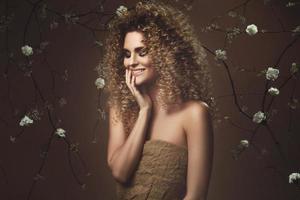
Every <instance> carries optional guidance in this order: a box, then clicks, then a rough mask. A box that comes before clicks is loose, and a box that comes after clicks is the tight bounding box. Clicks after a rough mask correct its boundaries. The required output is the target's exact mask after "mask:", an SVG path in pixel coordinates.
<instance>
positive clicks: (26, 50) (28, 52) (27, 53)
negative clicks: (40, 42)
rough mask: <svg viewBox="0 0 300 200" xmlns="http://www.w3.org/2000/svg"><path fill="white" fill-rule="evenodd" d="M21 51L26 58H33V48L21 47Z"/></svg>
mask: <svg viewBox="0 0 300 200" xmlns="http://www.w3.org/2000/svg"><path fill="white" fill-rule="evenodd" d="M21 50H22V53H23V54H24V55H25V56H31V55H32V54H33V50H32V47H30V46H28V45H25V46H23V47H21Z"/></svg>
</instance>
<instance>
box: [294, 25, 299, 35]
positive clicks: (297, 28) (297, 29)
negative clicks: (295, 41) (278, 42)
mask: <svg viewBox="0 0 300 200" xmlns="http://www.w3.org/2000/svg"><path fill="white" fill-rule="evenodd" d="M292 32H293V34H292V35H293V36H296V35H299V34H300V26H296V28H295V29H294V30H292Z"/></svg>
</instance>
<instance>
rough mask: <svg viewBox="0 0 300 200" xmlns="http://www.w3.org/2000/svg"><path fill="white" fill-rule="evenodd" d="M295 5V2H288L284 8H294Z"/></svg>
mask: <svg viewBox="0 0 300 200" xmlns="http://www.w3.org/2000/svg"><path fill="white" fill-rule="evenodd" d="M295 5H296V3H295V2H288V3H287V4H286V5H285V6H286V7H292V6H295Z"/></svg>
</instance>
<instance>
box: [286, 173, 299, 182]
mask: <svg viewBox="0 0 300 200" xmlns="http://www.w3.org/2000/svg"><path fill="white" fill-rule="evenodd" d="M298 179H300V174H299V173H291V174H290V175H289V183H294V181H297V180H298Z"/></svg>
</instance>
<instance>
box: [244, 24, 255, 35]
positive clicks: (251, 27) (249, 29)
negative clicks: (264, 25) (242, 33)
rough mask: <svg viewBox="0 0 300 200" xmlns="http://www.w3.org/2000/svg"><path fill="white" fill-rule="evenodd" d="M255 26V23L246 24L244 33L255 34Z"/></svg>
mask: <svg viewBox="0 0 300 200" xmlns="http://www.w3.org/2000/svg"><path fill="white" fill-rule="evenodd" d="M257 32H258V31H257V26H256V25H255V24H251V25H248V26H247V28H246V33H248V35H251V36H252V35H255V34H256V33H257Z"/></svg>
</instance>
